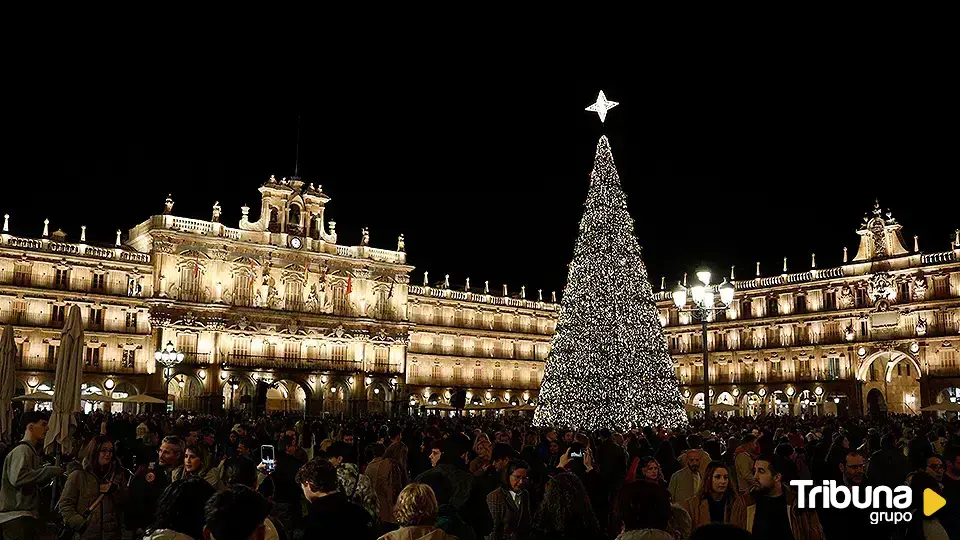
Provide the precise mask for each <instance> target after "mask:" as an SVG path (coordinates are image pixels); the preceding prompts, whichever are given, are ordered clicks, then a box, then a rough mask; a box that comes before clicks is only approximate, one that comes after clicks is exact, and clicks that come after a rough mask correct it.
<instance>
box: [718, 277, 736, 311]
mask: <svg viewBox="0 0 960 540" xmlns="http://www.w3.org/2000/svg"><path fill="white" fill-rule="evenodd" d="M733 291H734V289H733V283H730V282H728V281H727V280H726V278H724V280H723V283H721V284H720V301H721V302H723V303H724V304H725V305H728V306H729V305H730V304H732V303H733Z"/></svg>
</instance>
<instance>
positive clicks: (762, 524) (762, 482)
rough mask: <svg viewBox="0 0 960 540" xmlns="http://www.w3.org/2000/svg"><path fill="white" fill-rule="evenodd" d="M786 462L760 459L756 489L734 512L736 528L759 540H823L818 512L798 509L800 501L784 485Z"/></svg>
mask: <svg viewBox="0 0 960 540" xmlns="http://www.w3.org/2000/svg"><path fill="white" fill-rule="evenodd" d="M782 467H783V458H781V457H780V456H778V455H776V454H765V455H761V456H759V457H757V459H756V461H754V464H753V477H754V484H755V485H756V487H755V488H753V489H751V491H750V492H748V493H746V494H744V495H742V496H741V497H740V498H739V499H738V500H737V503H736V505H735V506H734V510H733V518H732V521H733V523H734V524H735V525H737V526H739V527H743V528H744V529H746V530H748V531H750V532H751V533H752V534H753V537H754V538H756V539H757V540H768V539H769V540H783V539H787V540H789V539H791V538H792V539H794V540H821V539H822V538H823V537H824V536H823V530H822V529H821V527H820V520H819V519H818V517H817V513H816V511H815V510H813V509H810V508H807V509H804V510H800V509H798V508H797V497H796V494H794V493H793V491H792V490H791V489H790V488H789V487H787V486H786V485H784V484H783V482H782V481H783V474H782V473H781V470H782Z"/></svg>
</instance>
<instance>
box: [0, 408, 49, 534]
mask: <svg viewBox="0 0 960 540" xmlns="http://www.w3.org/2000/svg"><path fill="white" fill-rule="evenodd" d="M47 421H48V417H47V415H46V413H44V412H42V411H31V412H28V413H24V415H23V418H22V422H23V423H24V424H26V431H25V433H24V434H23V440H22V441H20V442H19V443H17V444H16V445H15V446H14V447H13V448H11V449H10V452H8V453H7V457H6V458H4V460H3V480H2V481H0V531H2V533H3V539H4V540H19V539H21V538H35V537H36V536H38V533H39V532H40V531H41V530H42V529H43V525H42V523H41V522H40V519H39V512H40V486H42V485H44V484H46V483H48V482H50V481H51V480H53V479H54V478H56V477H57V476H59V475H60V473H61V472H62V470H61V469H60V467H55V466H52V465H46V466H44V465H43V462H42V460H41V457H40V454H39V452H37V445H39V444H41V443H43V439H44V438H45V437H46V436H47V429H48V426H47Z"/></svg>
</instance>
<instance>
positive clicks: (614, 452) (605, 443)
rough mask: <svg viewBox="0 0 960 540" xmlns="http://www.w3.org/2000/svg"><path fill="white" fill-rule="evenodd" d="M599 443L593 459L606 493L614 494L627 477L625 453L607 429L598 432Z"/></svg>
mask: <svg viewBox="0 0 960 540" xmlns="http://www.w3.org/2000/svg"><path fill="white" fill-rule="evenodd" d="M600 441H601V442H600V446H599V447H598V448H597V452H596V455H595V456H594V457H595V458H596V459H597V464H598V466H599V469H600V476H601V477H602V478H603V482H604V485H605V486H606V488H607V493H616V492H617V490H618V489H620V486H621V485H623V482H624V481H625V480H626V477H627V453H626V451H624V449H623V447H622V446H620V445H619V444H617V442H616V440H614V438H613V435H612V434H611V433H610V430H609V429H606V428H604V429H601V430H600Z"/></svg>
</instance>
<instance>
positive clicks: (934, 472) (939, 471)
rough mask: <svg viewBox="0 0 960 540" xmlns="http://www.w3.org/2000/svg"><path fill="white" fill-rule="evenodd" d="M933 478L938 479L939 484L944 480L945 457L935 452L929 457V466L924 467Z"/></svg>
mask: <svg viewBox="0 0 960 540" xmlns="http://www.w3.org/2000/svg"><path fill="white" fill-rule="evenodd" d="M923 470H924V471H925V472H926V473H927V474H929V475H930V477H931V478H933V479H934V480H936V482H937V483H938V484H940V483H941V482H943V473H944V465H943V459H941V458H940V456H938V455H936V454H934V455H932V456H930V457H928V458H927V466H926V467H924V469H923Z"/></svg>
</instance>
